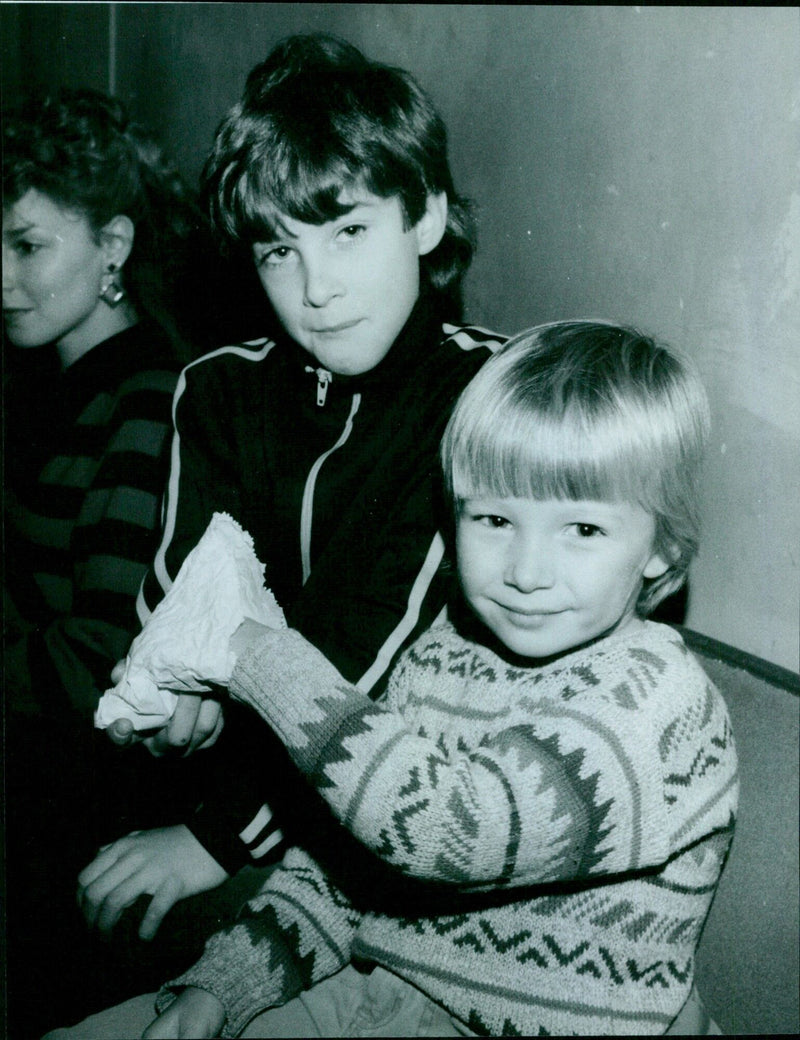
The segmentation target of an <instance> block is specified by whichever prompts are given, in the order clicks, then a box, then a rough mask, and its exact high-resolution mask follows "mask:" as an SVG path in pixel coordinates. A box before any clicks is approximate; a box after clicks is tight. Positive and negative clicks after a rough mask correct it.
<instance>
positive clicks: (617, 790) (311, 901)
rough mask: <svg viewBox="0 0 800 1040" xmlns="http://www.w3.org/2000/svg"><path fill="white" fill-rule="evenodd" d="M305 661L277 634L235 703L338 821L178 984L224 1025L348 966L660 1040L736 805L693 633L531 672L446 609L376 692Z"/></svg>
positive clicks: (726, 727) (491, 1029)
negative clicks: (206, 1000)
mask: <svg viewBox="0 0 800 1040" xmlns="http://www.w3.org/2000/svg"><path fill="white" fill-rule="evenodd" d="M315 653H316V652H315V651H314V649H313V647H311V646H310V645H309V644H308V643H307V642H306V641H305V640H304V639H303V638H302V637H301V636H300V635H299V633H297V632H296V631H293V630H288V631H284V632H275V633H269V634H267V635H265V636H264V638H263V640H262V641H260V642H259V643H258V644H257V645H256V646H255V647H254V648H252V649H251V650H249V651H248V652H247V653H246V654H245V655H243V657H242V658H241V659H240V661H239V663H238V665H237V668H236V671H235V672H234V676H233V680H232V683H231V693H232V694H233V696H234V697H236V698H237V699H238V700H241V701H243V702H245V703H247V704H250V705H251V706H252V707H254V708H255V709H256V710H257V711H258V712H259V714H260V715H261V716H263V718H264V719H266V721H267V722H268V723H269V724H270V725H271V726H272V727H273V728H274V730H275V731H276V732H277V733H278V735H279V736H280V738H281V740H282V741H283V742H284V744H285V745H286V747H287V749H288V751H289V753H290V755H291V757H292V758H293V760H294V761H295V763H296V764H297V766H298V767H299V768H300V770H301V771H302V772H303V773H304V774H305V776H306V777H307V779H308V780H309V781H310V782H311V784H312V785H313V786H314V787H315V788H316V790H317V791H318V792H319V793H320V794H321V795H322V797H323V798H324V800H325V802H326V803H327V805H328V806H329V808H330V809H331V810H332V812H333V816H334V817H335V818H336V820H337V821H339V823H340V824H343V825H344V827H345V828H346V830H343V829H342V827H341V826H339V825H338V824H335V825H334V832H333V835H332V841H331V846H330V847H329V848H328V849H327V851H326V850H323V849H322V846H321V845H320V849H319V851H318V849H317V848H312V846H311V844H310V843H309V846H308V848H303V849H301V848H299V847H298V848H294V849H292V850H290V851H289V853H287V855H286V857H285V859H284V861H283V863H282V865H281V866H280V867H279V868H278V869H277V870H276V871H275V872H274V873H273V874H272V875H271V877H270V878H269V880H268V881H267V883H266V884H265V886H264V889H263V890H262V892H261V894H260V895H259V896H258V897H257V898H256V899H254V900H253V901H251V902H250V903H249V904H248V906H247V907H246V908H245V909H244V911H243V913H242V914H241V915H240V917H239V919H238V921H237V923H235V924H234V925H232V926H231V927H229V928H228V929H227V930H225V931H223V932H221V933H219V934H217V935H216V936H214V937H212V939H211V940H210V941H209V943H208V945H207V948H206V952H205V954H204V956H203V957H202V959H201V960H200V961H199V962H198V963H197V965H195V966H194V968H192V969H191V970H190V971H189V972H187V973H186V974H185V975H184V976H182V977H181V978H180V979H178V980H176V982H174V983H173V984H172V986H173V987H180V986H183V985H195V986H199V987H201V988H203V989H206V990H209V991H211V992H212V993H214V994H215V995H216V996H218V997H219V999H220V1000H221V1001H222V1002H223V1004H224V1005H225V1009H226V1014H227V1020H226V1030H227V1032H226V1033H225V1035H226V1036H235V1035H237V1033H238V1032H239V1031H240V1030H241V1029H242V1028H243V1026H244V1024H245V1023H246V1022H247V1021H248V1020H249V1019H250V1018H251V1017H252V1016H253V1015H254V1014H256V1013H257V1012H259V1011H261V1010H263V1009H265V1008H267V1007H269V1006H273V1005H278V1004H282V1003H284V1002H285V1001H286V1000H288V999H290V998H291V997H293V996H294V995H296V993H297V992H299V991H301V990H302V989H306V988H309V987H310V986H312V985H313V984H314V983H315V982H317V981H319V980H320V979H322V978H324V977H326V976H328V975H330V974H332V973H333V972H335V971H336V970H338V969H339V968H340V967H341V966H342V965H344V964H345V963H347V962H348V961H349V960H351V959H357V960H365V961H368V962H374V963H377V964H380V965H382V966H383V967H384V968H386V969H388V970H390V971H393V972H395V973H396V974H397V975H399V976H401V977H403V978H405V979H406V980H408V981H409V982H411V983H413V984H414V985H415V986H417V987H419V988H420V989H422V990H423V991H424V992H426V993H427V994H428V995H429V996H430V997H432V998H433V999H434V1000H436V1001H437V1002H439V1003H440V1004H441V1005H443V1006H444V1007H445V1008H446V1009H447V1010H448V1011H449V1012H450V1013H451V1014H452V1015H454V1016H455V1017H456V1018H458V1019H460V1020H461V1021H462V1022H463V1023H465V1024H466V1025H467V1026H468V1027H469V1028H470V1029H472V1030H473V1031H475V1032H477V1033H479V1034H487V1035H505V1036H513V1035H527V1036H530V1035H539V1034H543V1033H560V1034H569V1033H575V1034H579V1035H590V1034H648V1033H662V1032H664V1031H665V1029H666V1028H667V1027H668V1025H669V1024H670V1022H671V1020H672V1019H673V1018H674V1017H675V1015H676V1014H677V1013H678V1011H679V1010H680V1008H681V1006H682V1004H683V1002H684V1000H685V998H686V996H687V995H688V992H689V989H690V987H691V984H692V978H693V968H694V954H695V948H696V945H697V942H698V939H699V936H700V932H701V930H702V926H703V922H704V920H705V917H706V914H707V911H708V909H709V906H710V904H711V900H712V898H713V894H714V891H715V888H716V885H717V882H718V880H719V876H720V872H721V869H722V865H723V862H724V857H725V855H726V852H727V849H728V846H729V843H730V838H731V835H732V830H733V822H734V816H735V812H736V807H737V795H738V779H737V762H736V753H735V747H734V743H733V738H732V734H731V728H730V721H729V718H728V713H727V710H726V708H725V704H724V701H723V699H722V697H721V696H720V694H719V693H718V691H717V690H716V689H715V688H714V686H713V685H712V684H711V682H710V681H709V680H708V678H707V677H706V676H705V674H704V673H703V671H702V669H701V668H700V666H699V664H698V663H697V662H696V660H695V659H694V658H693V657H692V655H691V654H690V653H689V651H688V650H687V649H686V647H685V646H684V644H683V642H682V640H681V638H680V636H679V635H678V634H677V633H676V632H674V631H673V630H672V629H670V628H667V627H665V626H663V625H659V624H655V623H651V622H647V623H645V624H644V625H643V626H642V627H640V628H638V630H636V631H633V632H630V633H620V634H618V635H613V636H610V637H608V638H607V639H605V640H602V641H600V642H598V643H596V644H594V645H592V646H591V647H588V648H584V649H580V650H577V651H575V652H573V653H572V654H569V655H567V656H565V657H562V658H561V659H559V660H557V661H555V662H554V663H548V664H545V665H542V666H539V667H520V666H519V665H518V664H517V663H514V664H512V663H509V662H508V661H506V660H504V659H502V658H501V657H499V656H497V655H496V654H495V653H494V652H492V651H491V650H489V649H487V648H486V647H484V646H483V645H481V644H479V643H475V642H472V641H470V640H469V639H467V638H465V637H464V636H462V635H461V634H460V633H459V632H458V631H457V630H456V628H455V627H454V626H453V625H452V624H451V623H450V622H446V623H444V624H442V625H440V626H437V627H434V628H433V629H431V630H430V631H429V632H428V633H426V634H425V635H424V636H423V637H422V638H421V639H420V640H418V641H417V642H416V643H415V644H414V646H412V647H411V648H410V649H409V650H408V651H407V652H406V653H405V654H404V656H403V657H402V658H401V660H400V662H399V663H398V666H397V667H396V668H395V670H394V673H393V675H392V678H391V680H390V685H389V688H388V690H387V693H386V696H385V697H384V699H383V700H381V701H380V702H378V703H373V702H371V701H370V700H369V698H368V697H366V696H365V695H364V694H362V693H360V692H358V691H357V690H356V689H355V688H354V687H353V686H351V685H349V684H347V683H345V682H344V681H343V680H342V678H341V676H339V674H338V673H337V672H336V671H335V670H334V669H333V668H332V667H331V666H329V665H328V666H327V681H326V682H325V683H324V685H323V686H320V685H319V677H320V675H321V674H325V671H324V665H323V662H321V661H317V660H315V659H314V654H315ZM311 675H313V676H314V684H313V685H312V684H310V683H309V682H308V681H307V680H308V677H309V676H311ZM321 830H324V828H321ZM348 832H350V834H352V835H353V836H355V838H356V839H357V842H353V843H352V846H351V845H350V844H348V841H349V837H350V835H349V834H348ZM318 833H320V832H318ZM331 848H332V850H333V856H331ZM357 849H360V850H361V852H362V854H363V857H364V859H365V862H361V857H360V856H359V855H358V853H357ZM365 850H366V851H365ZM323 862H324V863H325V864H326V866H325V867H323V866H322V863H323ZM171 992H173V990H172V989H169V990H166V991H164V992H163V993H162V995H161V998H160V1006H161V1007H163V1006H165V1005H166V1004H167V1003H168V1002H169V1000H170V999H171V996H170V994H171Z"/></svg>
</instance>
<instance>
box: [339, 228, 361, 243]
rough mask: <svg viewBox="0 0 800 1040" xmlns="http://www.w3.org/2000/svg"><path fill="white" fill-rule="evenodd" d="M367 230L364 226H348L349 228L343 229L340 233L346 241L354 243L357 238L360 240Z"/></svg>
mask: <svg viewBox="0 0 800 1040" xmlns="http://www.w3.org/2000/svg"><path fill="white" fill-rule="evenodd" d="M366 230H367V229H366V228H365V227H364V225H363V224H348V225H347V227H343V228H342V229H341V231H340V232H339V235H340V236H342V237H343V238H344V239H345V241H350V242H352V241H353V240H354V239H356V238H360V237H361V236H362V235H363V234H364V232H365V231H366Z"/></svg>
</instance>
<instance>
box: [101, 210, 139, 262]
mask: <svg viewBox="0 0 800 1040" xmlns="http://www.w3.org/2000/svg"><path fill="white" fill-rule="evenodd" d="M134 233H135V232H134V226H133V221H132V220H131V218H130V217H126V216H125V214H124V213H119V214H117V216H116V217H112V218H111V220H109V222H108V223H107V224H106V225H105V226H104V227H103V228H102V229H101V230H100V244H101V245H102V248H103V252H104V253H105V256H106V259H107V261H108V263H109V264H116V265H117V268H120V267H122V265H123V264H124V263H125V261H126V260H127V259H128V257H129V256H130V253H131V249H133V236H134Z"/></svg>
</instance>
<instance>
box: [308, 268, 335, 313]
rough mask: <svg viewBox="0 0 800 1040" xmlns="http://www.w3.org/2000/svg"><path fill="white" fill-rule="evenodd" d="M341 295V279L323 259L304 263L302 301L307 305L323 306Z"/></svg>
mask: <svg viewBox="0 0 800 1040" xmlns="http://www.w3.org/2000/svg"><path fill="white" fill-rule="evenodd" d="M341 295H342V285H341V280H340V279H339V278H337V276H336V273H335V272H334V271H333V270H332V269H331V267H330V265H329V264H326V263H325V262H324V261H316V262H313V263H308V262H307V263H306V265H305V283H304V286H303V302H304V303H305V304H306V306H308V307H324V306H325V305H326V304H327V303H330V301H331V300H332V299H334V298H335V297H336V296H341Z"/></svg>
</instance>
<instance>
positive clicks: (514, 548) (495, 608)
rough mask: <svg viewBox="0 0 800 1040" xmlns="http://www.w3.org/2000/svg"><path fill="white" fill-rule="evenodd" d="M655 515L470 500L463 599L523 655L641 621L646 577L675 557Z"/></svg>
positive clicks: (545, 652)
mask: <svg viewBox="0 0 800 1040" xmlns="http://www.w3.org/2000/svg"><path fill="white" fill-rule="evenodd" d="M654 536H655V522H654V520H653V518H652V516H651V515H650V514H649V513H646V512H645V511H644V509H642V508H641V507H640V506H639V505H637V504H635V503H629V502H595V501H586V502H573V501H571V500H569V499H545V500H544V501H541V502H539V501H536V500H535V499H521V498H485V499H483V498H481V499H478V498H474V499H467V500H465V501H464V502H463V503H462V505H461V508H460V511H459V515H458V518H457V526H456V545H457V552H458V572H459V578H460V581H461V587H462V590H463V592H464V596H465V598H466V600H467V602H468V603H469V604H470V606H471V607H472V609H473V610H474V611H475V613H476V614H477V615H478V617H479V618H480V619H481V621H483V623H484V624H485V625H486V626H487V627H488V628H489V629H490V630H491V631H492V632H493V633H494V635H495V636H496V637H497V638H498V639H499V640H500V641H501V642H502V643H504V644H505V646H507V647H508V648H509V649H510V650H512V651H513V652H514V653H516V654H520V655H521V656H523V657H531V658H539V657H550V656H551V655H553V654H561V653H564V652H566V651H568V650H571V649H573V648H576V647H578V646H581V645H582V644H584V643H587V642H589V641H590V640H593V639H596V638H598V636H602V635H608V634H610V633H611V632H614V631H621V630H622V629H624V628H626V627H628V626H630V625H632V624H637V623H638V622H637V619H636V615H635V608H636V601H637V598H638V596H639V592H640V590H641V587H642V580H643V578H655V577H658V576H659V575H661V574H663V573H664V572H665V571H666V570H667V563H666V562H665V561H664V560H663V559H662V558H661V557H660V556H658V555H657V554H656V553H655V551H654V548H653V542H654Z"/></svg>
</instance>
